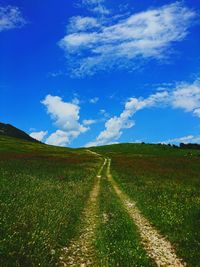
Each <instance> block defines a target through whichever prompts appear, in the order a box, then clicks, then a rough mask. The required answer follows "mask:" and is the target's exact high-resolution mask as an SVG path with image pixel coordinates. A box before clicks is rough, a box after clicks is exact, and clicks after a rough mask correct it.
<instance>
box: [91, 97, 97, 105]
mask: <svg viewBox="0 0 200 267" xmlns="http://www.w3.org/2000/svg"><path fill="white" fill-rule="evenodd" d="M98 101H99V98H98V97H93V98H91V99H90V100H89V102H90V103H91V104H96V103H97V102H98Z"/></svg>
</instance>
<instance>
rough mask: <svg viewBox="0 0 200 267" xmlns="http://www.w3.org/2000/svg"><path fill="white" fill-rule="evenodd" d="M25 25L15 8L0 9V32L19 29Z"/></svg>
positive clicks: (19, 12) (18, 10) (17, 9)
mask: <svg viewBox="0 0 200 267" xmlns="http://www.w3.org/2000/svg"><path fill="white" fill-rule="evenodd" d="M25 24H26V21H25V19H24V18H23V17H22V14H21V11H20V9H19V8H18V7H15V6H5V7H0V32H1V31H5V30H10V29H14V28H20V27H22V26H24V25H25Z"/></svg>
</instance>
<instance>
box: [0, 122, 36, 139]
mask: <svg viewBox="0 0 200 267" xmlns="http://www.w3.org/2000/svg"><path fill="white" fill-rule="evenodd" d="M0 135H6V136H11V137H15V138H19V139H23V140H26V141H31V142H37V143H39V141H37V140H36V139H34V138H32V137H31V136H30V135H28V134H27V133H25V132H24V131H22V130H20V129H18V128H16V127H14V126H12V125H11V124H6V123H2V122H0Z"/></svg>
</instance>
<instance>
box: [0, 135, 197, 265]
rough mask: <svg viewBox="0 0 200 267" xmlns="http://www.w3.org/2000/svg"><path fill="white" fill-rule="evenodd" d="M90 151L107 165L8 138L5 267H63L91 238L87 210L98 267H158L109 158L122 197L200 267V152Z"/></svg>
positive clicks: (1, 184) (2, 200) (0, 165)
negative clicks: (75, 244)
mask: <svg viewBox="0 0 200 267" xmlns="http://www.w3.org/2000/svg"><path fill="white" fill-rule="evenodd" d="M90 150H91V151H93V152H98V153H100V154H101V157H99V156H98V155H96V154H95V153H91V152H90V151H89V150H88V149H70V148H60V147H54V146H48V145H44V144H41V143H32V142H28V141H23V140H19V139H15V138H10V137H6V136H0V178H1V179H0V206H1V207H0V208H1V209H0V212H1V214H0V231H1V241H0V266H5V267H12V266H44V267H45V266H57V265H58V264H59V262H60V261H59V257H60V256H61V254H62V250H63V248H66V247H68V246H69V245H70V242H71V240H76V239H77V238H79V237H80V233H81V232H82V230H83V232H84V230H86V232H87V228H86V229H82V228H84V224H83V221H84V210H85V208H87V207H88V208H87V209H86V210H87V211H88V213H91V214H90V216H89V217H88V218H89V220H90V219H91V218H92V221H94V222H95V224H94V225H95V227H94V229H95V230H94V232H92V233H91V238H92V242H93V246H94V248H95V253H94V257H95V259H96V260H97V262H98V266H102V267H105V266H108V267H112V266H127V267H128V266H136V267H137V266H138V267H139V266H143V267H151V266H156V265H155V263H154V262H153V260H152V259H150V258H149V256H148V255H147V252H146V251H145V247H144V246H143V243H142V242H141V236H140V233H139V230H138V228H137V226H136V224H135V223H134V221H133V219H132V218H131V216H130V214H128V212H127V210H126V209H125V206H124V203H123V202H122V201H121V200H120V198H119V197H118V195H117V194H116V190H114V188H113V184H112V183H111V180H109V178H108V177H109V174H108V169H109V168H108V165H105V166H104V167H102V169H100V166H102V163H103V161H104V158H108V157H109V158H111V170H110V171H111V174H112V177H113V179H114V181H115V182H116V183H117V184H118V186H119V188H120V190H122V191H123V192H124V193H125V194H127V195H128V196H129V198H130V199H131V200H133V202H134V203H135V202H136V205H137V207H138V208H139V210H140V211H141V213H142V214H143V215H144V217H146V218H147V219H148V220H149V222H150V223H151V224H152V225H153V226H154V227H155V228H156V229H157V230H158V231H159V232H160V233H161V234H162V235H163V236H166V237H167V239H168V240H169V241H170V242H171V244H172V245H173V246H174V247H175V250H176V254H177V255H178V256H179V257H180V258H182V259H183V260H184V261H185V262H187V265H188V266H191V267H193V266H195V267H198V266H200V254H199V251H200V230H199V223H200V157H199V154H200V152H199V150H191V149H181V148H174V147H170V146H163V145H145V144H118V145H110V146H103V147H95V148H90ZM98 170H102V171H99V172H98ZM97 175H98V176H97ZM97 178H99V179H100V187H99V188H100V189H99V193H98V194H97V196H96V199H93V200H92V201H94V203H95V204H94V205H93V210H92V211H90V210H89V207H90V198H91V196H90V193H91V191H92V190H93V188H94V185H95V184H96V183H97ZM88 201H89V202H88ZM90 217H91V218H90ZM86 218H87V215H86ZM89 222H90V221H89ZM86 225H87V224H86ZM83 241H84V240H83ZM82 243H83V244H84V242H82ZM69 266H72V265H69ZM73 266H74V265H73Z"/></svg>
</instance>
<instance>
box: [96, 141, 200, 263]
mask: <svg viewBox="0 0 200 267" xmlns="http://www.w3.org/2000/svg"><path fill="white" fill-rule="evenodd" d="M91 150H93V151H95V152H97V153H100V154H102V155H105V156H109V157H110V158H111V159H112V165H111V170H112V174H113V177H114V179H115V180H116V181H117V183H118V184H119V185H120V187H121V188H122V190H123V191H124V192H125V193H126V194H128V196H129V197H130V198H132V199H133V200H134V201H136V203H137V206H138V207H139V209H140V210H141V212H142V213H143V214H144V215H145V217H146V218H148V219H149V221H150V222H151V223H152V224H153V225H154V226H155V227H156V228H157V229H159V230H160V232H161V233H163V234H164V235H165V236H167V238H168V239H169V240H170V241H171V242H172V244H174V245H175V247H176V249H177V253H178V255H179V256H180V257H182V258H183V259H185V261H186V262H187V264H188V265H189V266H200V254H199V251H200V230H199V225H200V157H199V155H200V151H199V150H194V149H193V150H192V149H181V148H174V147H171V146H167V145H153V144H116V145H109V146H102V147H95V148H91Z"/></svg>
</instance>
